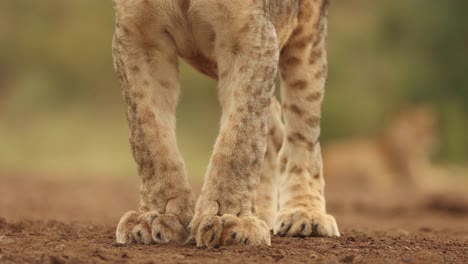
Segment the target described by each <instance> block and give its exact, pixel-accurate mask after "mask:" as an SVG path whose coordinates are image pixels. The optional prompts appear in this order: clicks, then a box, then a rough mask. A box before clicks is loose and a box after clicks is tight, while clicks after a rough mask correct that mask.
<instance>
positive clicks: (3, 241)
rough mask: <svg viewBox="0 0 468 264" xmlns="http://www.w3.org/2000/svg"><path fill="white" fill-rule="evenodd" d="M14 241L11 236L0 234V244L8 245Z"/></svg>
mask: <svg viewBox="0 0 468 264" xmlns="http://www.w3.org/2000/svg"><path fill="white" fill-rule="evenodd" d="M13 242H15V241H14V240H13V239H12V238H11V237H7V236H0V244H3V245H8V244H11V243H13Z"/></svg>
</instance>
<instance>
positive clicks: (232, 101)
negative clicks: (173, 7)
mask: <svg viewBox="0 0 468 264" xmlns="http://www.w3.org/2000/svg"><path fill="white" fill-rule="evenodd" d="M237 5H245V6H242V7H238V6H237ZM254 5H256V4H255V3H252V2H251V1H233V2H230V1H222V2H221V1H219V2H218V4H216V5H211V6H210V7H207V8H214V10H210V12H207V13H209V14H213V17H211V18H209V19H212V21H214V22H215V23H213V25H214V28H215V32H216V43H215V50H216V56H217V60H218V67H219V89H220V101H221V104H222V110H223V113H222V118H221V129H220V134H219V136H218V138H217V140H216V144H215V147H214V152H213V155H212V157H211V160H210V164H209V167H208V171H207V174H206V177H205V183H204V186H203V189H202V193H201V195H200V198H199V200H198V202H197V205H196V209H195V216H194V218H193V221H192V223H191V226H192V234H193V236H194V237H195V240H196V242H197V246H208V247H216V246H220V245H231V244H237V245H270V230H269V228H268V226H267V224H266V223H265V222H264V221H262V220H261V219H260V218H259V217H258V216H257V212H256V211H257V210H256V204H255V203H256V193H257V188H258V182H259V175H260V174H259V173H260V169H261V165H262V162H263V159H264V155H265V150H266V143H267V142H266V138H267V137H266V136H267V129H268V117H269V106H270V100H271V97H272V95H273V83H274V80H275V75H276V69H277V63H278V56H279V52H278V45H277V39H276V33H275V30H274V28H273V26H272V25H271V23H269V22H268V21H267V20H266V18H265V16H264V14H263V10H261V9H260V8H257V6H254ZM238 8H240V10H243V11H246V12H244V13H236V12H235V10H237V9H238ZM216 14H218V15H219V16H218V15H216ZM234 14H235V16H234ZM243 16H245V17H243ZM224 19H230V21H224Z"/></svg>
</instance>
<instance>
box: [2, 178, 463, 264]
mask: <svg viewBox="0 0 468 264" xmlns="http://www.w3.org/2000/svg"><path fill="white" fill-rule="evenodd" d="M338 187H340V186H336V184H335V185H334V186H327V194H328V195H327V196H328V208H329V211H330V212H331V213H332V214H334V215H335V216H336V218H337V220H338V224H339V226H340V229H341V232H342V236H341V237H340V238H280V237H276V236H273V237H272V246H271V247H221V248H218V249H205V248H197V247H195V246H194V244H193V243H191V244H188V245H185V246H177V245H149V246H143V245H131V246H122V245H118V244H116V243H114V240H115V237H114V228H115V225H116V223H117V221H118V219H119V217H120V215H122V214H123V213H124V212H125V211H127V210H130V209H134V208H135V207H136V204H137V191H138V186H137V182H136V180H135V181H134V182H123V181H117V180H111V179H107V180H97V181H92V182H89V181H79V182H76V181H73V182H66V183H65V182H57V181H45V180H30V179H26V178H22V177H4V176H1V177H0V263H276V262H277V263H468V206H467V203H466V200H464V199H465V197H463V196H462V197H456V196H454V195H453V194H447V195H443V196H434V195H421V194H408V193H407V194H400V193H395V192H389V193H388V194H378V195H377V194H371V193H370V192H369V193H367V192H366V193H362V192H361V193H353V192H352V191H349V190H348V189H347V188H338ZM341 187H343V186H341ZM345 187H346V186H345ZM347 190H348V191H347Z"/></svg>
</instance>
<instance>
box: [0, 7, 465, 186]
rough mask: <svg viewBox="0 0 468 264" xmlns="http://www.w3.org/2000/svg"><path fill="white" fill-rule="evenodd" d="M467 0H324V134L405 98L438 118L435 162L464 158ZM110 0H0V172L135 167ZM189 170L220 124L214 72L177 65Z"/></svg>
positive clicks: (358, 131) (364, 122)
mask: <svg viewBox="0 0 468 264" xmlns="http://www.w3.org/2000/svg"><path fill="white" fill-rule="evenodd" d="M467 10H468V1H459V0H445V1H425V0H411V1H407V0H392V1H384V0H348V1H337V0H336V1H333V3H332V5H331V9H330V21H329V29H330V32H329V60H330V63H329V64H330V73H329V81H328V86H327V96H326V100H325V105H324V119H323V124H322V126H323V129H322V131H323V132H322V141H323V142H325V143H327V142H332V141H333V140H335V139H338V138H346V137H355V136H366V135H372V134H374V133H376V132H377V131H379V129H381V127H382V126H383V125H384V124H385V122H386V121H387V120H388V118H390V117H391V116H392V115H394V113H395V112H397V111H399V110H400V109H401V108H402V107H407V106H408V105H413V104H414V105H417V104H421V103H425V104H431V105H432V106H433V107H434V109H435V110H436V111H437V114H438V117H439V131H438V134H439V135H440V137H441V139H440V144H439V148H438V149H437V152H436V153H435V160H436V161H438V162H440V163H445V164H447V163H448V164H462V165H463V164H464V163H465V162H466V161H467V160H468V137H467V131H468V76H467V75H468V72H467V70H468V17H467V16H466V11H467ZM113 15H114V14H113V6H112V1H110V0H105V1H104V0H100V1H95V0H80V1H74V0H43V1H32V0H3V1H0V177H1V176H2V175H7V174H20V175H37V176H41V175H42V176H45V177H60V176H64V175H67V176H70V177H75V176H76V177H90V176H92V177H98V176H112V177H123V178H128V177H136V176H135V175H136V168H135V164H134V162H133V160H132V158H131V154H130V147H129V143H128V129H127V124H126V118H125V114H124V105H123V100H122V98H121V90H120V87H119V85H118V83H117V80H116V77H115V75H114V72H113V67H112V57H111V38H112V33H113ZM182 67H183V71H182V80H183V92H182V97H181V101H180V106H179V109H178V128H177V134H178V137H179V146H180V148H181V150H182V152H183V154H184V157H185V158H186V162H187V167H188V170H189V173H190V175H191V177H192V178H195V179H200V178H201V177H202V176H203V174H204V170H205V168H206V165H207V162H208V159H209V155H210V152H211V149H212V145H213V143H214V139H215V136H216V134H217V130H218V118H219V107H218V103H217V98H216V94H217V92H216V88H215V82H213V81H211V80H209V79H208V78H206V77H204V76H202V75H201V74H198V73H196V72H194V71H193V70H191V69H190V68H188V67H186V66H185V65H183V66H182Z"/></svg>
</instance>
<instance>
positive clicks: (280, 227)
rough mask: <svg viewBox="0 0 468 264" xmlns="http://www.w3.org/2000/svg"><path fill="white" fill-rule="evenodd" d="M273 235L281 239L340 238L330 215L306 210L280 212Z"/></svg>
mask: <svg viewBox="0 0 468 264" xmlns="http://www.w3.org/2000/svg"><path fill="white" fill-rule="evenodd" d="M275 234H276V235H278V236H283V237H284V236H288V237H312V236H324V237H339V236H340V232H339V230H338V226H337V224H336V220H335V218H334V217H333V216H332V215H329V214H326V213H324V212H322V211H319V210H307V209H286V210H281V211H280V212H279V213H278V215H277V217H276V221H275Z"/></svg>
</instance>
